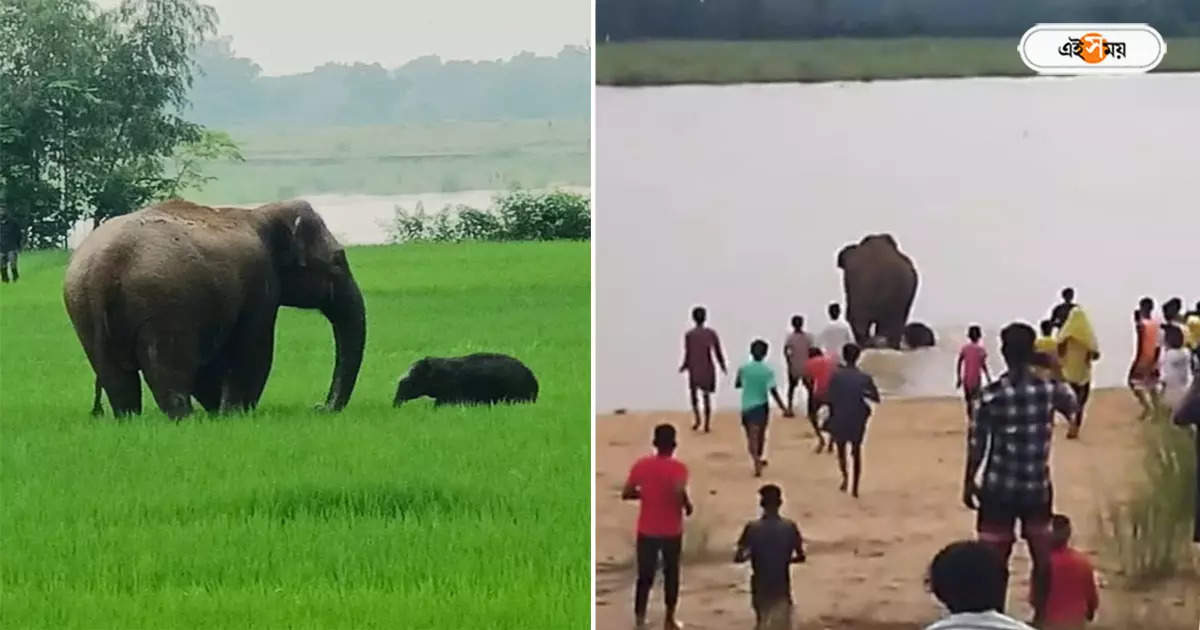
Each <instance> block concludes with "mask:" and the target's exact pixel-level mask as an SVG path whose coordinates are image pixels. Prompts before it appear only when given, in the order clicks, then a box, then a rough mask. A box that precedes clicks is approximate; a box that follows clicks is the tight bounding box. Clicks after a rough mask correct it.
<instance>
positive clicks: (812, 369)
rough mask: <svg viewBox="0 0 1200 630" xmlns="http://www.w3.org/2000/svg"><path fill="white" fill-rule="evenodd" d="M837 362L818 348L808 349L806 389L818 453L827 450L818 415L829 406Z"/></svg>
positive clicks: (805, 369)
mask: <svg viewBox="0 0 1200 630" xmlns="http://www.w3.org/2000/svg"><path fill="white" fill-rule="evenodd" d="M835 367H837V362H836V361H835V360H834V358H833V357H831V356H825V353H824V352H822V351H821V349H820V348H818V347H817V346H813V347H810V348H809V349H808V360H807V361H805V362H804V387H805V389H807V390H808V421H809V423H811V424H812V428H813V433H816V434H817V452H818V453H820V452H821V449H823V448H825V445H826V440H825V436H824V435H823V434H822V433H821V426H820V425H819V424H817V413H818V412H820V411H821V407H826V406H828V405H829V401H828V400H826V399H825V394H826V393H827V392H828V390H829V381H831V380H833V369H834V368H835ZM828 444H829V452H830V453H832V452H833V438H830V439H829V440H828Z"/></svg>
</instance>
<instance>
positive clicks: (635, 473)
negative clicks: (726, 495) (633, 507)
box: [621, 424, 692, 630]
mask: <svg viewBox="0 0 1200 630" xmlns="http://www.w3.org/2000/svg"><path fill="white" fill-rule="evenodd" d="M654 449H655V451H656V453H655V454H654V455H647V456H645V457H643V458H641V459H639V460H637V462H635V463H634V465H633V468H632V469H630V471H629V478H628V479H627V480H626V481H625V488H624V489H623V490H622V491H621V498H622V499H625V500H628V501H632V500H635V499H636V500H639V501H640V502H641V506H640V508H639V510H638V520H637V587H636V590H635V591H634V600H633V602H634V603H633V614H634V619H635V622H636V624H637V627H638V628H644V627H645V626H646V604H647V602H648V600H649V599H650V587H651V586H652V585H653V584H654V572H655V570H656V568H657V565H658V557H659V556H660V555H661V556H662V561H663V600H664V601H665V603H666V607H667V614H666V619H664V620H663V627H664V628H666V630H677V629H678V628H680V627H681V626H680V625H679V623H678V622H677V621H676V620H675V606H676V603H677V602H678V601H679V554H680V551H681V550H682V548H683V515H684V513H686V514H687V515H688V516H691V515H692V502H691V500H689V499H688V494H687V476H688V472H687V466H684V465H683V462H681V461H679V460H677V459H675V457H674V456H673V455H674V453H675V427H673V426H671V425H669V424H660V425H658V426H657V427H654Z"/></svg>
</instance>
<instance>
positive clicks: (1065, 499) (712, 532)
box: [596, 390, 1200, 630]
mask: <svg viewBox="0 0 1200 630" xmlns="http://www.w3.org/2000/svg"><path fill="white" fill-rule="evenodd" d="M683 395H684V396H686V392H684V393H683ZM799 407H800V405H799V404H798V405H797V408H799ZM1136 410H1137V407H1136V403H1135V402H1134V401H1133V400H1132V397H1131V396H1129V394H1128V392H1126V391H1122V390H1109V391H1100V392H1097V393H1096V394H1094V395H1093V400H1092V402H1091V403H1090V404H1089V407H1088V415H1087V417H1086V419H1085V422H1084V428H1083V433H1082V437H1081V439H1080V440H1078V441H1068V440H1066V439H1065V426H1060V427H1059V430H1058V431H1057V432H1056V435H1055V441H1054V449H1053V455H1052V457H1053V462H1052V465H1053V470H1054V480H1055V486H1056V509H1057V510H1058V511H1060V512H1063V513H1065V514H1067V515H1069V516H1071V517H1072V520H1073V521H1074V524H1075V530H1076V535H1075V541H1074V544H1075V545H1076V546H1077V547H1079V548H1081V549H1082V550H1084V551H1085V552H1087V553H1088V554H1089V555H1091V556H1092V557H1093V562H1094V563H1095V564H1096V565H1097V568H1098V569H1099V570H1100V573H1101V588H1102V591H1101V613H1100V619H1099V620H1098V624H1097V625H1096V626H1095V627H1097V628H1110V629H1114V630H1115V629H1117V628H1128V627H1135V626H1137V625H1142V624H1145V623H1147V622H1150V621H1152V622H1153V627H1156V628H1164V629H1166V628H1179V629H1180V630H1183V629H1187V630H1191V629H1193V628H1196V627H1197V619H1198V618H1200V583H1197V582H1196V581H1194V580H1193V581H1190V582H1188V581H1174V582H1171V583H1168V584H1164V585H1162V586H1160V587H1156V588H1155V589H1154V590H1151V591H1144V592H1137V593H1134V592H1129V591H1126V590H1125V589H1124V588H1123V587H1121V586H1119V584H1120V579H1119V578H1118V577H1116V576H1110V575H1108V574H1107V572H1106V567H1108V566H1110V563H1108V562H1107V560H1106V559H1105V558H1104V557H1103V556H1101V555H1100V554H1099V553H1098V551H1097V549H1098V546H1099V544H1100V541H1099V540H1098V536H1097V532H1098V529H1099V522H1098V510H1099V509H1100V507H1101V506H1102V505H1105V504H1107V502H1108V501H1109V500H1111V499H1113V498H1118V497H1119V495H1120V494H1121V493H1123V492H1127V490H1128V488H1129V487H1130V484H1131V482H1133V481H1134V480H1135V476H1136V475H1138V474H1140V473H1139V471H1140V470H1141V468H1140V462H1139V458H1140V452H1139V446H1138V445H1139V435H1138V427H1137V422H1136V421H1135V420H1134V418H1135V417H1136ZM659 422H671V423H673V424H675V426H676V427H677V428H678V429H679V432H680V447H679V451H678V453H677V455H678V456H679V457H680V459H682V460H683V461H684V462H685V463H686V464H687V465H688V467H689V469H690V471H691V482H690V484H689V485H690V489H691V494H692V497H693V501H694V502H695V504H696V513H695V515H694V516H693V517H692V518H691V519H689V520H688V521H687V522H686V524H685V528H686V529H685V534H684V561H683V569H682V574H683V577H682V592H681V596H680V609H679V617H680V619H681V620H682V621H683V622H684V623H685V625H686V627H687V628H688V629H689V630H693V629H694V630H725V629H731V628H752V627H753V625H754V616H753V613H752V611H751V610H750V605H749V568H748V567H747V566H738V565H734V564H732V563H731V559H732V555H733V545H734V542H735V541H736V539H737V535H738V533H739V532H740V530H741V527H742V525H743V524H744V523H745V522H746V521H747V520H748V519H751V518H754V517H755V516H756V514H757V512H758V507H757V494H756V490H757V488H758V486H759V485H761V484H762V483H767V482H773V483H778V484H780V485H781V486H782V487H783V489H784V501H785V503H784V507H783V511H784V514H785V515H786V516H789V517H791V518H793V519H795V520H796V521H797V523H798V524H799V525H800V528H801V531H802V532H803V534H804V536H805V539H806V541H807V548H806V550H807V552H808V562H807V563H806V564H801V565H795V568H794V569H793V572H792V580H793V582H792V589H793V594H794V598H795V601H796V622H797V623H796V627H798V628H845V629H851V630H885V629H887V630H891V629H899V628H918V627H922V626H923V625H924V624H926V623H929V622H931V621H933V620H935V619H937V618H938V616H939V610H938V607H937V606H936V604H935V603H934V601H933V599H932V598H931V596H930V595H929V594H928V593H927V592H926V590H925V587H924V571H925V569H926V567H927V565H928V562H929V560H930V559H931V558H932V557H933V554H934V553H936V552H937V550H938V549H939V548H941V547H942V546H943V545H945V544H946V543H948V542H951V541H953V540H956V539H960V538H970V537H972V536H973V534H974V513H973V512H971V511H969V510H967V509H966V508H965V507H963V505H962V503H961V500H960V498H959V497H960V495H961V479H962V470H963V465H964V460H963V458H964V456H965V453H964V450H965V448H964V445H965V422H964V411H963V404H962V402H961V401H960V400H958V399H950V398H942V399H910V400H887V401H885V402H884V404H883V405H881V406H880V407H879V408H878V409H877V410H876V412H875V415H874V417H873V418H872V420H871V425H870V427H869V429H868V433H867V442H866V444H865V446H864V455H865V458H864V473H863V482H862V487H861V494H862V496H861V498H859V499H857V500H855V499H852V498H851V497H850V496H848V495H846V494H843V493H841V492H839V491H838V484H839V481H840V475H839V473H838V470H837V463H836V457H835V456H833V455H830V454H820V455H818V454H815V453H814V452H813V450H814V448H815V446H816V441H815V438H814V437H813V436H812V431H811V428H810V426H809V424H808V422H807V420H806V419H804V418H802V417H798V418H795V419H784V418H781V417H779V416H778V414H777V412H776V413H775V414H774V415H773V416H772V420H771V425H770V428H769V431H768V446H767V449H768V452H767V458H768V460H769V462H770V465H769V466H768V467H767V469H766V470H765V471H764V474H763V478H762V479H755V478H754V477H753V473H752V471H751V468H750V462H749V459H748V456H747V455H746V454H745V441H744V439H743V436H742V431H741V425H740V423H739V421H738V418H737V415H736V413H733V412H721V413H718V414H716V415H715V416H714V418H713V432H712V433H711V434H707V435H706V434H698V433H693V432H691V431H690V427H691V414H690V412H662V413H629V414H625V415H602V416H599V417H598V418H597V422H596V528H597V531H596V545H597V547H596V559H597V577H596V590H597V593H596V597H597V612H596V618H597V626H596V627H597V628H598V629H599V630H615V629H622V628H629V627H632V623H631V621H632V595H633V581H634V569H633V541H634V534H633V532H634V521H635V519H636V516H637V506H636V503H634V502H622V501H621V500H620V487H621V484H622V483H623V482H624V478H625V475H626V473H627V471H628V468H629V466H630V465H631V464H632V462H633V461H634V460H635V459H636V458H637V457H638V456H640V455H642V454H644V453H647V452H649V448H650V447H649V442H650V434H651V432H652V428H653V426H654V425H655V424H657V423H659ZM1027 558H1028V557H1027V555H1026V552H1025V550H1024V546H1023V545H1021V544H1019V545H1018V546H1017V548H1016V551H1015V552H1014V561H1013V565H1012V569H1013V578H1012V580H1011V581H1010V589H1009V602H1010V604H1009V610H1010V612H1012V613H1015V614H1016V615H1017V616H1018V617H1020V618H1025V619H1027V618H1028V616H1029V614H1030V609H1029V607H1028V606H1027V605H1026V604H1025V603H1024V600H1025V596H1026V594H1027V593H1028V566H1029V565H1028V559H1027ZM650 619H651V623H652V627H661V626H658V625H657V624H659V623H661V619H662V592H661V574H660V575H659V576H658V578H657V580H656V583H655V589H654V591H653V592H652V594H651V609H650Z"/></svg>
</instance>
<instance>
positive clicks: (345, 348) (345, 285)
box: [321, 269, 367, 411]
mask: <svg viewBox="0 0 1200 630" xmlns="http://www.w3.org/2000/svg"><path fill="white" fill-rule="evenodd" d="M321 312H322V313H323V314H324V315H325V317H326V318H327V319H328V320H329V323H330V324H331V325H332V326H333V340H334V344H335V350H334V354H335V357H336V358H335V360H334V364H333V380H332V381H331V382H330V384H329V395H328V396H326V397H325V409H326V410H327V411H341V410H342V408H343V407H345V406H346V403H348V402H350V394H352V393H354V383H355V381H356V380H358V369H359V367H361V366H362V358H363V346H364V345H365V344H366V339H367V311H366V307H365V306H364V305H363V298H362V292H361V291H359V289H358V284H356V283H355V282H354V277H353V276H351V275H350V273H349V270H348V269H347V270H346V276H345V279H344V280H342V281H339V282H338V283H336V285H335V286H334V291H333V301H332V303H331V304H329V305H328V306H326V307H325V308H323V309H321Z"/></svg>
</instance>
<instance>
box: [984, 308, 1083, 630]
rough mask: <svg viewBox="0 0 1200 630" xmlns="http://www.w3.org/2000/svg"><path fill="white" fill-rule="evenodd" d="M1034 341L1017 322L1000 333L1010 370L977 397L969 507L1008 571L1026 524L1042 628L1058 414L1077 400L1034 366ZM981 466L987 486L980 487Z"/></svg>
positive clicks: (1073, 406) (1035, 604) (1072, 409)
mask: <svg viewBox="0 0 1200 630" xmlns="http://www.w3.org/2000/svg"><path fill="white" fill-rule="evenodd" d="M1035 338H1036V334H1035V333H1034V330H1033V328H1032V327H1030V326H1029V325H1027V324H1023V323H1019V322H1018V323H1013V324H1009V325H1008V326H1007V327H1005V329H1004V330H1003V331H1001V333H1000V352H1001V354H1003V355H1004V361H1005V362H1006V363H1007V364H1008V371H1007V372H1005V373H1004V374H1003V375H1001V376H1000V378H998V379H996V380H995V381H993V382H992V383H991V384H990V385H987V386H985V387H984V388H983V391H982V393H981V394H980V396H979V397H978V398H977V399H976V403H975V410H974V413H973V414H972V419H971V424H970V428H969V430H968V434H967V470H966V477H965V479H964V481H963V503H964V504H965V505H966V506H967V507H968V508H969V509H971V510H977V512H978V515H977V518H976V529H977V531H978V533H979V540H980V541H981V542H984V543H987V544H989V545H992V546H993V547H994V548H995V549H996V550H997V551H998V552H999V553H1000V557H1001V558H1002V559H1003V560H1004V564H1005V566H1007V565H1008V559H1009V555H1011V553H1012V546H1013V543H1014V542H1016V537H1015V535H1014V533H1013V530H1014V529H1015V527H1016V523H1017V521H1018V520H1020V521H1021V537H1022V538H1024V539H1025V542H1026V544H1028V545H1029V555H1030V557H1031V558H1032V560H1033V575H1032V576H1031V581H1032V584H1033V589H1032V591H1033V607H1034V619H1033V622H1034V625H1037V624H1038V623H1039V622H1040V621H1041V617H1042V614H1043V612H1044V609H1045V604H1046V597H1047V593H1048V591H1049V587H1050V580H1049V570H1050V565H1049V557H1050V546H1051V545H1050V517H1051V515H1052V514H1053V509H1052V504H1053V495H1054V490H1053V486H1052V484H1051V483H1050V439H1051V437H1052V436H1053V433H1054V431H1053V429H1054V412H1056V411H1057V412H1058V413H1061V414H1063V416H1064V417H1066V418H1071V417H1072V415H1073V414H1074V413H1075V411H1076V409H1077V406H1078V403H1077V402H1076V400H1075V394H1074V393H1072V392H1071V389H1070V387H1068V386H1067V385H1066V384H1064V383H1062V382H1059V381H1054V380H1043V379H1042V378H1040V377H1039V376H1038V375H1037V374H1036V373H1035V372H1034V371H1033V370H1032V369H1031V368H1032V367H1033V358H1034V348H1033V342H1034V339H1035ZM985 452H986V453H987V459H986V461H985V459H984V454H985ZM981 465H982V477H983V482H982V483H981V484H977V483H976V481H975V477H976V474H977V473H979V472H980V467H981ZM1001 612H1003V611H1001Z"/></svg>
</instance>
